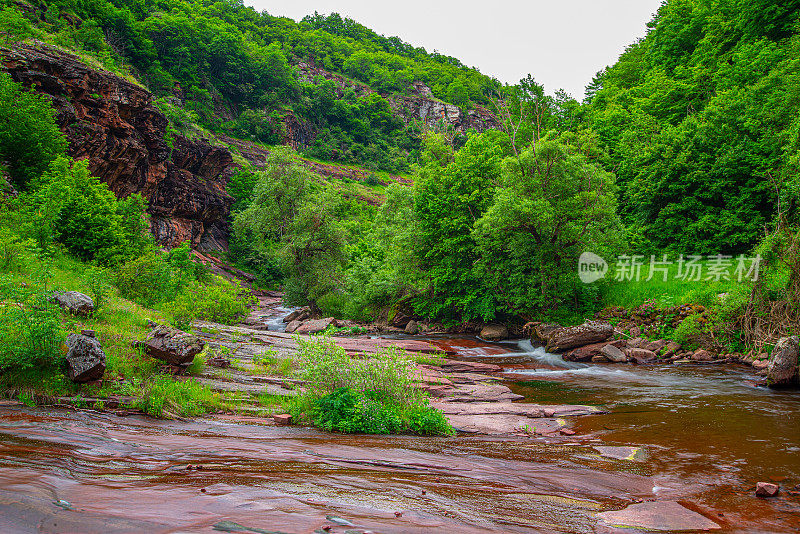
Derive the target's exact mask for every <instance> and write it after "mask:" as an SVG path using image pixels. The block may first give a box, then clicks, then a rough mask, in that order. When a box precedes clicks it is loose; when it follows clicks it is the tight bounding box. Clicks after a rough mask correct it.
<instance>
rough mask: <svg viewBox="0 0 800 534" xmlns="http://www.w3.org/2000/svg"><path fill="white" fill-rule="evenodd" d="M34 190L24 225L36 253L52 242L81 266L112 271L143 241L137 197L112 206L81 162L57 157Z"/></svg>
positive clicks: (109, 197)
mask: <svg viewBox="0 0 800 534" xmlns="http://www.w3.org/2000/svg"><path fill="white" fill-rule="evenodd" d="M36 186H37V187H36V189H35V191H33V193H32V194H31V196H30V204H31V207H32V208H33V209H34V210H35V212H34V215H33V217H32V218H31V220H30V223H29V224H30V233H31V235H33V236H35V238H36V239H37V241H38V243H39V246H40V247H42V248H46V247H47V246H49V245H50V244H51V243H52V242H58V243H61V244H62V245H64V246H65V247H66V249H67V250H68V251H69V252H70V253H72V254H74V255H75V256H77V257H79V258H81V259H83V260H97V261H98V262H100V263H102V264H106V265H112V264H116V263H119V262H120V261H123V260H124V259H126V258H129V257H132V256H135V255H136V254H138V253H141V251H142V248H143V247H144V246H145V244H147V243H148V241H149V236H148V237H146V234H145V231H146V223H145V213H144V208H145V203H144V201H143V200H142V199H141V197H140V196H138V195H134V196H132V197H131V198H129V199H127V200H124V201H117V199H116V197H115V196H114V193H112V192H111V191H110V190H109V189H108V186H107V185H106V184H105V183H103V182H101V181H100V180H99V179H98V178H96V177H94V176H92V175H91V174H90V173H89V169H88V161H87V160H79V161H72V160H70V159H69V158H66V157H62V156H59V157H58V158H57V159H56V160H55V161H53V163H52V164H51V165H50V167H49V168H48V170H47V172H46V173H44V174H43V175H42V177H41V178H40V179H38V180H37V181H36Z"/></svg>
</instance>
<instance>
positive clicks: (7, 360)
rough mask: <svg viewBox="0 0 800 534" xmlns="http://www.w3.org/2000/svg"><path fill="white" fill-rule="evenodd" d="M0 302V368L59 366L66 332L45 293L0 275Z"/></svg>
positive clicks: (46, 367) (21, 369) (16, 368)
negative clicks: (0, 277)
mask: <svg viewBox="0 0 800 534" xmlns="http://www.w3.org/2000/svg"><path fill="white" fill-rule="evenodd" d="M0 301H3V303H2V304H1V305H0V371H4V370H7V369H14V370H15V371H24V370H28V369H35V368H36V369H56V368H58V366H59V365H60V364H61V363H62V361H63V357H64V353H63V352H62V349H63V346H64V345H63V343H64V339H65V332H64V330H63V328H62V326H61V315H60V311H59V309H58V306H56V305H55V304H53V303H51V302H49V301H48V299H47V293H46V292H45V291H43V290H41V289H40V288H29V287H19V286H17V285H16V284H15V283H14V282H12V281H11V280H9V279H6V278H2V279H0Z"/></svg>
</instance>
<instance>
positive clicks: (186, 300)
mask: <svg viewBox="0 0 800 534" xmlns="http://www.w3.org/2000/svg"><path fill="white" fill-rule="evenodd" d="M254 302H255V298H254V297H252V296H250V295H249V294H248V292H247V290H246V289H244V288H243V287H241V286H240V285H239V284H238V283H229V282H227V281H225V280H223V279H221V278H218V279H217V280H216V283H215V284H214V285H204V284H201V283H200V282H197V281H192V282H189V284H188V285H187V286H186V287H185V288H184V290H183V291H182V292H181V293H180V294H179V295H178V296H177V297H176V298H175V300H174V301H173V302H169V303H167V304H166V305H165V306H164V309H165V311H166V312H167V313H170V314H172V315H173V316H174V317H175V327H176V328H180V329H181V330H186V329H188V327H189V325H190V324H191V322H192V321H193V320H195V319H202V320H204V321H212V322H215V323H222V324H235V323H236V322H238V321H239V320H241V319H242V318H244V317H245V316H246V315H247V314H248V312H249V311H250V310H249V308H248V305H250V304H253V303H254Z"/></svg>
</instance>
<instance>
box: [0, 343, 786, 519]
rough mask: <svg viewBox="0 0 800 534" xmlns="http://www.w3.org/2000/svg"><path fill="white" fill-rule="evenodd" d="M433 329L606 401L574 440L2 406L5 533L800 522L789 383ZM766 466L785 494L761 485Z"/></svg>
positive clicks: (545, 394)
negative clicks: (347, 432)
mask: <svg viewBox="0 0 800 534" xmlns="http://www.w3.org/2000/svg"><path fill="white" fill-rule="evenodd" d="M432 341H434V342H436V343H440V344H444V345H447V346H448V347H449V348H451V349H452V350H453V351H454V352H457V353H458V355H459V357H462V358H467V359H472V360H477V361H483V362H487V363H496V364H499V365H501V366H503V367H504V368H506V370H507V374H506V375H505V376H507V377H510V378H513V381H512V382H507V384H509V385H510V386H511V387H512V389H513V390H514V391H515V392H516V393H518V394H520V395H524V396H525V400H524V401H523V402H525V401H528V402H536V403H539V404H553V405H556V404H593V405H600V406H601V407H604V408H605V409H607V410H608V412H609V413H605V414H601V415H591V416H583V417H580V418H576V419H574V420H572V421H571V425H572V428H573V429H575V430H577V434H576V435H575V436H573V437H572V438H563V437H562V438H558V437H541V436H534V437H522V436H503V437H488V436H469V435H461V436H458V437H454V438H422V437H408V436H399V437H398V436H395V437H376V436H342V435H330V434H324V433H320V432H317V431H314V430H309V429H304V428H296V427H288V428H287V427H276V426H264V425H255V424H246V423H247V419H246V418H226V417H221V416H217V417H210V418H205V419H199V420H196V421H189V422H177V421H156V420H153V419H149V418H144V417H139V416H129V417H120V416H116V415H112V414H100V413H94V412H80V411H79V412H75V411H67V410H60V409H48V408H26V407H21V406H8V405H5V406H0V532H3V533H6V532H9V533H11V532H59V533H64V532H67V533H70V532H76V533H78V532H80V533H91V532H215V531H216V532H219V531H227V532H286V533H306V532H309V533H310V532H315V531H317V532H321V533H324V532H328V531H330V532H342V533H344V532H348V531H349V533H351V534H354V533H356V532H362V533H363V532H366V531H371V532H376V533H378V532H403V533H405V532H423V531H424V532H570V533H573V532H574V533H583V532H586V533H590V532H603V533H610V532H637V531H636V530H632V529H629V528H627V529H620V528H617V526H615V525H618V524H620V523H622V524H629V525H645V526H647V525H649V526H650V527H657V528H661V529H662V531H670V532H674V531H678V530H679V529H687V528H690V529H695V530H696V529H704V528H707V529H713V530H714V531H716V532H797V531H798V526H799V525H800V501H799V500H798V497H797V496H796V495H791V494H790V493H789V491H790V490H791V488H793V487H794V486H795V485H796V484H800V454H798V453H800V450H799V449H798V447H800V434H799V433H800V428H799V427H798V424H797V415H798V413H800V399H799V398H798V395H797V393H796V392H795V393H790V392H777V393H776V392H770V391H768V390H761V389H756V388H752V387H750V386H748V385H747V382H746V381H747V379H748V378H749V375H748V374H747V372H746V371H743V370H741V371H740V370H736V369H733V368H708V367H704V368H700V367H693V368H689V367H672V366H670V367H669V368H666V367H667V366H652V367H645V366H642V367H630V366H627V365H619V366H614V365H605V366H584V367H578V366H576V367H575V368H574V369H564V368H563V367H561V366H562V365H564V364H563V362H559V361H558V358H557V357H553V356H552V355H546V354H543V353H542V352H541V351H539V352H538V353H537V352H536V351H533V350H531V349H530V348H529V347H525V346H523V347H522V350H521V349H520V348H518V347H517V346H516V345H514V344H494V345H492V344H484V343H481V342H477V341H475V340H452V339H450V340H448V339H444V340H441V339H440V340H432ZM189 466H191V468H190V467H189ZM770 479H772V480H773V481H776V482H777V483H779V484H780V485H781V488H782V489H781V494H780V496H779V497H778V498H775V499H769V500H767V499H759V498H756V497H755V496H754V494H753V490H754V486H755V483H756V482H757V481H758V480H770ZM639 501H643V502H641V503H639ZM637 503H638V504H637ZM653 503H655V504H653ZM618 511H620V512H618ZM325 527H330V530H324V528H325ZM690 531H691V530H690Z"/></svg>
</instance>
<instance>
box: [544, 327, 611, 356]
mask: <svg viewBox="0 0 800 534" xmlns="http://www.w3.org/2000/svg"><path fill="white" fill-rule="evenodd" d="M613 333H614V328H613V327H612V326H611V325H610V324H608V323H603V322H600V321H588V322H585V323H583V324H582V325H578V326H569V327H566V328H558V329H556V330H553V331H552V332H550V334H549V336H548V338H547V350H548V351H549V352H563V351H565V350H569V349H573V348H575V347H582V346H584V345H591V344H592V343H599V342H601V341H605V340H607V339H608V338H610V337H611V336H612V334H613Z"/></svg>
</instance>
